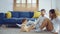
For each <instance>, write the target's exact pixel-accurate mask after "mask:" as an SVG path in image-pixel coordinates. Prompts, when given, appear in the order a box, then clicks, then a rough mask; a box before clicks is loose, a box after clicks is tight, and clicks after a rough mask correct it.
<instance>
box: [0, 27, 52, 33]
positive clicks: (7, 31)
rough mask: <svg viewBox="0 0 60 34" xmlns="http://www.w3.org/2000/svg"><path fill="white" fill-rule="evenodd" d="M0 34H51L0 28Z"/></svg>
mask: <svg viewBox="0 0 60 34" xmlns="http://www.w3.org/2000/svg"><path fill="white" fill-rule="evenodd" d="M0 34H53V33H51V32H33V31H32V32H20V29H19V28H1V27H0Z"/></svg>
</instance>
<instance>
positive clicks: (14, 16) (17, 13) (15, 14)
mask: <svg viewBox="0 0 60 34" xmlns="http://www.w3.org/2000/svg"><path fill="white" fill-rule="evenodd" d="M11 14H12V18H18V17H19V12H11Z"/></svg>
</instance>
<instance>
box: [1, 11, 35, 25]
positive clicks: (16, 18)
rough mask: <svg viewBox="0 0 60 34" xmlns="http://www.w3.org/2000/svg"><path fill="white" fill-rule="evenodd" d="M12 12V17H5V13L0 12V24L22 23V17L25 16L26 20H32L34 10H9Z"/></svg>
mask: <svg viewBox="0 0 60 34" xmlns="http://www.w3.org/2000/svg"><path fill="white" fill-rule="evenodd" d="M10 12H11V14H12V18H9V19H8V18H6V14H5V13H0V24H12V25H15V24H16V23H18V24H22V19H24V18H27V20H34V18H32V17H33V15H34V12H29V11H28V12H22V11H21V12H19V11H10Z"/></svg>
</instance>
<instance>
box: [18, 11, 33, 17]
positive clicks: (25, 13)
mask: <svg viewBox="0 0 60 34" xmlns="http://www.w3.org/2000/svg"><path fill="white" fill-rule="evenodd" d="M32 16H33V12H20V13H19V18H32Z"/></svg>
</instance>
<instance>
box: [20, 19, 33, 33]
mask: <svg viewBox="0 0 60 34" xmlns="http://www.w3.org/2000/svg"><path fill="white" fill-rule="evenodd" d="M27 23H28V22H27V19H23V20H22V25H21V31H24V32H29V31H30V30H32V29H34V27H33V26H34V25H28V24H27Z"/></svg>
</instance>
